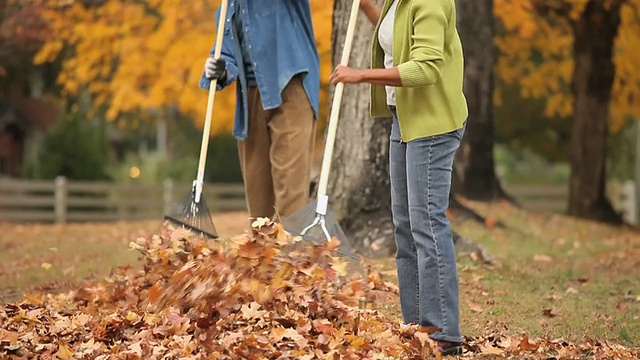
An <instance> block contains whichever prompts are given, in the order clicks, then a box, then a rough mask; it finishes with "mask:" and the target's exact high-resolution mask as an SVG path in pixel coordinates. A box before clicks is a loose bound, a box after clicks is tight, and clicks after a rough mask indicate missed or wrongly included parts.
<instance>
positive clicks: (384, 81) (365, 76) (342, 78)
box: [331, 65, 402, 86]
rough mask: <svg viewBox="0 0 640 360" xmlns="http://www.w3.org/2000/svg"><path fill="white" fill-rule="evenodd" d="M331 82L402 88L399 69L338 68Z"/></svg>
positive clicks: (332, 75)
mask: <svg viewBox="0 0 640 360" xmlns="http://www.w3.org/2000/svg"><path fill="white" fill-rule="evenodd" d="M331 82H332V83H333V84H334V85H335V84H337V83H340V82H342V83H345V84H359V83H369V84H378V85H386V86H402V81H401V80H400V72H399V71H398V68H395V67H394V68H390V69H354V68H350V67H346V66H341V65H340V66H338V67H337V68H336V69H335V70H334V71H333V74H331Z"/></svg>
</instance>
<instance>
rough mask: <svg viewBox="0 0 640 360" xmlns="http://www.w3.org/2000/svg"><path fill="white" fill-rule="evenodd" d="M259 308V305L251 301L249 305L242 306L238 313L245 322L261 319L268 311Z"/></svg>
mask: <svg viewBox="0 0 640 360" xmlns="http://www.w3.org/2000/svg"><path fill="white" fill-rule="evenodd" d="M260 307H261V306H260V304H258V303H257V302H255V301H253V302H251V303H250V304H249V305H247V304H245V305H242V308H241V309H240V311H241V312H242V316H243V317H244V318H245V319H247V320H253V319H261V318H262V317H263V316H264V315H265V314H267V313H268V311H266V310H260Z"/></svg>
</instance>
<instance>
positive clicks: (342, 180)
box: [328, 0, 395, 256]
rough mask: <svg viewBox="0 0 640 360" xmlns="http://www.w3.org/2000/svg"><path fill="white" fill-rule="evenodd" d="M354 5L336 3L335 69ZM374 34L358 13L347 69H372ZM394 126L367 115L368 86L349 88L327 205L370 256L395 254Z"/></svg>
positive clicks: (337, 0) (347, 1) (342, 1)
mask: <svg viewBox="0 0 640 360" xmlns="http://www.w3.org/2000/svg"><path fill="white" fill-rule="evenodd" d="M377 3H378V4H379V5H381V3H382V1H377ZM351 5H352V0H335V2H334V12H333V60H334V61H333V62H334V65H337V64H338V63H339V62H340V58H341V56H342V48H343V46H344V40H345V35H346V32H347V31H346V30H347V23H348V20H349V13H350V11H351ZM372 32H373V27H372V26H371V24H370V23H369V21H368V20H367V19H366V18H365V16H364V15H363V14H362V13H360V14H359V15H358V25H357V27H356V34H355V38H354V41H353V48H352V51H351V59H350V60H349V66H352V67H356V68H367V67H369V66H370V54H371V51H370V44H371V33H372ZM390 124H391V120H390V119H371V118H370V117H369V86H368V85H348V86H346V87H345V91H344V96H343V100H342V108H341V111H340V123H339V125H338V133H337V136H336V143H335V149H334V156H333V163H332V169H331V174H330V177H329V189H328V193H329V197H330V198H329V204H330V208H331V209H332V210H333V211H334V212H335V214H336V217H337V218H338V219H342V221H341V225H342V228H343V230H344V231H345V233H346V234H347V236H348V237H349V239H350V241H351V242H352V245H353V246H354V247H356V248H358V249H359V250H360V251H361V252H362V253H363V254H366V255H368V256H376V255H378V256H387V255H389V254H391V253H393V252H394V251H395V244H394V241H393V230H392V222H391V208H390V204H391V193H390V185H389V169H388V160H389V159H388V157H389V134H390V131H391V126H390Z"/></svg>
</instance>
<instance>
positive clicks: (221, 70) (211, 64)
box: [204, 57, 227, 81]
mask: <svg viewBox="0 0 640 360" xmlns="http://www.w3.org/2000/svg"><path fill="white" fill-rule="evenodd" d="M204 74H205V76H206V77H207V79H209V80H213V79H216V80H218V81H224V79H225V78H226V77H227V69H226V64H225V62H224V60H223V59H214V58H212V57H210V58H208V59H207V60H206V61H205V62H204Z"/></svg>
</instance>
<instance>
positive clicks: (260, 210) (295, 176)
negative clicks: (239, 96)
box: [238, 77, 316, 217]
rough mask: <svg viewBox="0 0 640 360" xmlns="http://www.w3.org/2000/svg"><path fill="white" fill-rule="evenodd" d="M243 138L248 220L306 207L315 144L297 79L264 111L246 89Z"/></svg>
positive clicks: (241, 153) (308, 107) (310, 116)
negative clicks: (246, 117) (279, 102)
mask: <svg viewBox="0 0 640 360" xmlns="http://www.w3.org/2000/svg"><path fill="white" fill-rule="evenodd" d="M248 100H249V136H248V137H247V139H246V140H245V141H240V142H238V154H239V156H240V164H241V168H242V175H243V179H244V184H245V192H246V198H247V207H248V208H249V215H250V216H251V217H274V216H275V215H279V216H283V217H284V216H288V215H290V214H292V213H294V212H296V211H298V210H300V209H301V208H302V207H304V206H305V205H307V203H308V202H309V183H310V176H311V162H312V154H313V144H314V139H315V125H316V122H315V121H314V120H313V109H312V108H311V104H310V103H309V99H308V97H307V94H306V92H305V91H304V87H303V86H302V81H301V79H300V77H295V78H293V79H292V80H291V81H290V82H289V84H288V85H287V87H286V88H285V89H284V91H283V93H282V106H280V107H279V108H278V109H274V110H269V111H264V110H263V107H262V101H261V99H260V94H259V92H258V89H257V88H255V87H254V88H250V89H249V99H248Z"/></svg>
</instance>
